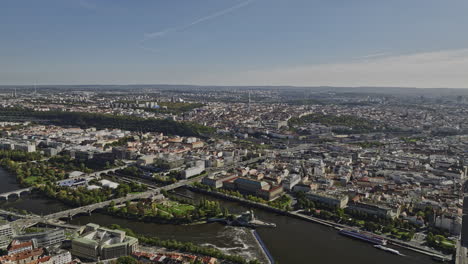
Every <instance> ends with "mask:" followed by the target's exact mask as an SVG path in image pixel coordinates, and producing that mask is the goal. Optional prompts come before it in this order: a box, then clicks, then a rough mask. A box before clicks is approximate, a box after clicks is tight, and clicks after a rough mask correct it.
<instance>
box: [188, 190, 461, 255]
mask: <svg viewBox="0 0 468 264" xmlns="http://www.w3.org/2000/svg"><path fill="white" fill-rule="evenodd" d="M185 188H187V189H189V190H191V191H194V192H199V193H204V194H208V195H211V196H215V197H219V198H222V199H226V200H229V201H234V202H240V203H242V204H245V205H249V206H252V207H254V208H259V209H264V210H267V211H270V212H274V213H277V214H281V215H285V216H290V217H295V218H297V219H301V220H304V221H308V222H312V223H317V224H321V225H324V226H328V227H332V228H334V229H338V230H340V229H343V228H353V229H355V227H352V226H348V225H343V224H339V223H335V222H333V221H328V220H323V219H320V218H317V217H313V216H308V215H304V214H301V213H299V211H293V212H290V211H284V210H281V209H278V208H275V207H271V206H269V205H266V204H262V203H258V202H254V201H250V200H247V199H244V198H240V197H235V196H231V195H227V194H224V193H219V192H214V191H209V190H205V189H201V188H197V187H194V186H190V185H187V186H185ZM380 236H382V237H384V238H385V239H386V240H387V241H388V243H389V244H391V245H394V246H398V247H401V248H405V249H408V250H412V251H414V252H418V253H420V254H424V255H427V256H431V257H434V258H437V259H443V260H445V261H450V260H451V259H452V256H451V255H443V254H441V253H439V252H437V251H433V250H429V249H427V248H424V247H421V246H418V245H414V244H411V243H408V242H405V241H401V240H397V239H393V238H390V237H388V236H386V235H380Z"/></svg>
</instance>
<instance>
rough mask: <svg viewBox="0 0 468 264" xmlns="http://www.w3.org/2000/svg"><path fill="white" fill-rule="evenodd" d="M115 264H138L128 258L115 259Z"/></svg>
mask: <svg viewBox="0 0 468 264" xmlns="http://www.w3.org/2000/svg"><path fill="white" fill-rule="evenodd" d="M117 264H138V261H137V260H136V259H134V258H132V257H130V256H123V257H119V258H118V259H117Z"/></svg>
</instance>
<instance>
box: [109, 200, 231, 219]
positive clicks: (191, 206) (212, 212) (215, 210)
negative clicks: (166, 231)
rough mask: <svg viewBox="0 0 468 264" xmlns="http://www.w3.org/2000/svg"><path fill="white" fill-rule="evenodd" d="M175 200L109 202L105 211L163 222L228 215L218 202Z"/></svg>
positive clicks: (129, 217)
mask: <svg viewBox="0 0 468 264" xmlns="http://www.w3.org/2000/svg"><path fill="white" fill-rule="evenodd" d="M172 200H178V201H177V202H174V201H170V200H166V201H162V202H147V203H145V202H143V201H141V200H140V201H139V202H136V203H130V202H127V203H126V204H125V205H124V206H122V207H115V204H113V203H111V204H110V205H109V206H108V207H107V208H106V212H107V213H108V214H110V215H113V216H118V217H122V218H127V219H137V220H139V221H144V222H158V223H165V224H189V223H195V222H200V221H205V220H207V219H208V218H212V217H229V216H230V213H229V211H228V210H227V209H226V208H221V206H220V204H219V202H217V201H208V200H201V201H199V202H198V203H196V202H194V201H189V200H185V199H175V198H174V197H173V198H172Z"/></svg>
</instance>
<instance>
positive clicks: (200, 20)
mask: <svg viewBox="0 0 468 264" xmlns="http://www.w3.org/2000/svg"><path fill="white" fill-rule="evenodd" d="M253 1H255V0H247V1H243V2H241V3H239V4H237V5H234V6H231V7H228V8H226V9H223V10H220V11H217V12H215V13H212V14H210V15H207V16H204V17H201V18H198V19H196V20H194V21H192V22H190V23H188V24H185V25H181V26H177V27H171V28H167V29H164V30H161V31H157V32H151V33H146V34H144V39H143V42H144V41H146V40H149V39H154V38H160V37H164V36H166V35H167V34H169V33H175V32H180V31H183V30H186V29H188V28H191V27H193V26H195V25H197V24H200V23H203V22H205V21H208V20H212V19H215V18H218V17H222V16H224V15H227V14H229V13H232V12H234V11H236V10H237V9H240V8H243V7H245V6H248V5H250V4H251V3H252V2H253Z"/></svg>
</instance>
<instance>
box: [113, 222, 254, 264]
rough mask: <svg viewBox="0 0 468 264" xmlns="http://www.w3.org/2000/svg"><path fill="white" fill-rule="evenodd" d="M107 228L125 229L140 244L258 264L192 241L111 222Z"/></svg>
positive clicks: (234, 261)
mask: <svg viewBox="0 0 468 264" xmlns="http://www.w3.org/2000/svg"><path fill="white" fill-rule="evenodd" d="M109 228H111V229H118V230H122V231H125V232H126V233H127V235H129V236H133V237H136V238H138V241H139V242H140V243H141V244H145V245H148V246H157V247H164V248H168V249H173V250H180V251H182V252H188V253H193V254H200V255H205V256H210V257H214V258H218V259H222V260H227V261H231V262H233V263H238V264H260V262H259V261H258V260H252V261H248V260H246V259H244V258H243V257H241V256H237V255H228V254H225V253H223V252H222V251H221V250H219V249H216V248H209V247H202V246H198V245H195V244H193V243H192V242H180V241H177V240H173V239H172V240H163V239H160V238H158V237H149V236H144V235H139V234H135V232H133V231H132V230H131V229H128V228H122V227H120V226H119V225H116V224H112V225H111V226H110V227H109Z"/></svg>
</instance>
